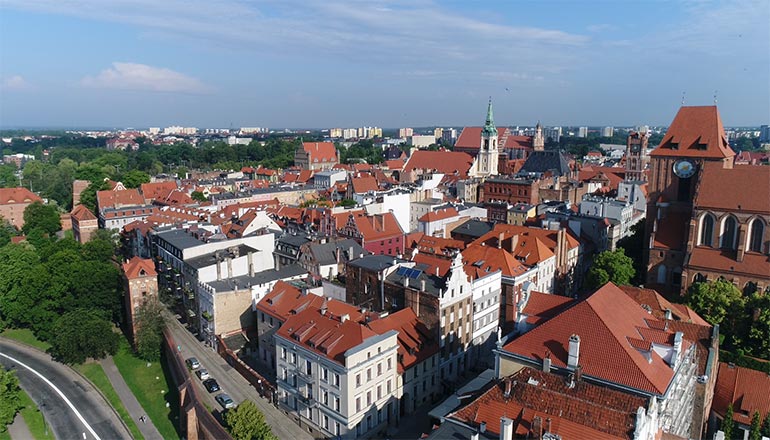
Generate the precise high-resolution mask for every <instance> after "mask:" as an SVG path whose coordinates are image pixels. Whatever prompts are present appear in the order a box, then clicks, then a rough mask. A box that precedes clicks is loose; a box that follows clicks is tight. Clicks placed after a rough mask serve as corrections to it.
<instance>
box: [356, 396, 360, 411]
mask: <svg viewBox="0 0 770 440" xmlns="http://www.w3.org/2000/svg"><path fill="white" fill-rule="evenodd" d="M359 411H361V396H358V397H356V412H359Z"/></svg>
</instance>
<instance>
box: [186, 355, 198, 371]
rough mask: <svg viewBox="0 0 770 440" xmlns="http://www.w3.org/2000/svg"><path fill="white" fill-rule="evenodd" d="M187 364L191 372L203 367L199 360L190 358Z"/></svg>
mask: <svg viewBox="0 0 770 440" xmlns="http://www.w3.org/2000/svg"><path fill="white" fill-rule="evenodd" d="M185 363H186V364H187V368H189V369H191V370H197V369H198V368H200V366H201V363H200V362H198V359H195V358H194V357H191V358H188V359H187V360H186V361H185Z"/></svg>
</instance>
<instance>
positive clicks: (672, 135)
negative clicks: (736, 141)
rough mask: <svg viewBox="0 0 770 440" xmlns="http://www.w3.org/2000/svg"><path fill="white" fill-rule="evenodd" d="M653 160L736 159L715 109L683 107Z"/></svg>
mask: <svg viewBox="0 0 770 440" xmlns="http://www.w3.org/2000/svg"><path fill="white" fill-rule="evenodd" d="M650 155H651V156H675V157H705V158H725V157H733V156H735V152H734V151H733V150H732V149H731V148H730V145H729V144H728V142H727V136H725V129H724V127H723V126H722V118H720V117H719V111H718V110H717V107H716V106H715V105H712V106H700V107H682V108H680V109H679V112H677V114H676V116H675V117H674V120H673V121H672V122H671V126H669V127H668V131H667V132H666V135H665V136H664V137H663V140H662V141H661V143H660V145H658V147H657V148H655V149H654V150H653V151H652V153H650Z"/></svg>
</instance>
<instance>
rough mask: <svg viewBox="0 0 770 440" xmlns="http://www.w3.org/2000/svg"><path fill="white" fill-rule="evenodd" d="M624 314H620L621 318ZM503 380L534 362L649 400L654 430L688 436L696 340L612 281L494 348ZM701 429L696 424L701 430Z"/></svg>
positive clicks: (694, 371)
mask: <svg viewBox="0 0 770 440" xmlns="http://www.w3.org/2000/svg"><path fill="white" fill-rule="evenodd" d="M618 316H622V317H623V319H617V317H618ZM496 354H497V365H496V373H497V377H498V378H501V379H502V378H504V377H506V376H509V375H511V374H514V373H516V372H518V371H520V370H522V369H523V368H526V367H530V368H536V369H540V368H542V369H543V370H546V371H555V372H557V373H560V374H562V375H565V376H566V375H570V374H571V376H570V378H571V380H573V381H575V382H578V381H580V380H583V381H585V382H586V383H590V384H594V385H600V386H603V387H608V388H611V389H613V390H617V391H620V392H622V393H624V394H626V399H625V400H626V401H630V400H631V399H632V398H633V397H634V396H638V397H643V398H645V399H650V401H652V402H653V404H651V405H649V407H648V409H647V411H646V413H647V414H646V415H647V416H649V417H652V418H653V425H652V429H650V430H649V431H647V432H648V433H647V434H646V435H644V436H643V437H644V438H657V437H650V436H651V435H654V434H656V433H657V432H658V430H659V429H661V430H663V431H664V432H667V433H670V434H673V435H676V436H680V437H687V438H689V437H690V433H691V429H692V421H693V413H694V407H695V386H696V373H697V369H698V363H697V357H696V344H695V341H690V340H687V339H685V337H684V333H683V332H681V331H672V330H670V329H669V328H668V326H667V324H666V322H664V321H660V320H657V319H655V318H654V317H652V316H651V315H650V314H649V313H648V312H647V311H646V310H644V309H643V308H642V307H640V306H639V304H638V303H636V302H635V301H634V300H633V299H631V298H630V297H628V296H627V295H626V294H624V293H623V291H622V290H620V289H619V288H618V287H617V286H615V285H614V284H612V283H608V284H606V285H604V286H603V287H601V288H600V289H598V290H597V291H596V292H594V293H593V294H591V295H590V296H588V297H587V298H586V299H584V300H582V301H580V302H579V303H577V304H575V305H573V306H572V307H570V308H569V309H567V310H566V311H564V312H562V313H560V314H558V315H556V316H555V317H553V318H551V319H549V320H547V321H545V322H544V323H542V324H540V325H538V326H537V327H535V328H534V329H532V330H530V331H528V332H527V333H524V334H523V335H521V336H519V337H517V338H515V339H513V340H512V341H510V342H508V343H506V344H505V345H504V346H503V345H502V344H501V345H500V348H499V349H498V350H496ZM696 429H697V428H696Z"/></svg>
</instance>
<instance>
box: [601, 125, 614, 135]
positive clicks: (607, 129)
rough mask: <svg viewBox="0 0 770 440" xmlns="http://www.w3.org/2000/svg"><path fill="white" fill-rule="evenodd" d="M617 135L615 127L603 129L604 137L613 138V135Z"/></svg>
mask: <svg viewBox="0 0 770 440" xmlns="http://www.w3.org/2000/svg"><path fill="white" fill-rule="evenodd" d="M614 133H615V128H614V127H604V128H602V137H612V135H613V134H614Z"/></svg>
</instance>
